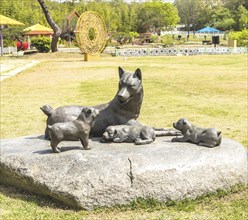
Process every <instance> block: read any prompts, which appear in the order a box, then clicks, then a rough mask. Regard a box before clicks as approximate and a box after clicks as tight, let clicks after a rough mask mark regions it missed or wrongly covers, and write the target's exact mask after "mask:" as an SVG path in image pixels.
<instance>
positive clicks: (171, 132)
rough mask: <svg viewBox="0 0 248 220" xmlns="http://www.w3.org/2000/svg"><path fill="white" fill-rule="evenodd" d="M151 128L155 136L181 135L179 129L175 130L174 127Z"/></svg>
mask: <svg viewBox="0 0 248 220" xmlns="http://www.w3.org/2000/svg"><path fill="white" fill-rule="evenodd" d="M153 129H154V132H155V135H156V136H157V137H162V136H180V135H182V133H181V132H180V131H177V130H175V129H164V128H153Z"/></svg>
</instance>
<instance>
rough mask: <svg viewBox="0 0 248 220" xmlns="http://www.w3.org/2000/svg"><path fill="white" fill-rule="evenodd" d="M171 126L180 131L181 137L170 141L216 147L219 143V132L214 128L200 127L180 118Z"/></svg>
mask: <svg viewBox="0 0 248 220" xmlns="http://www.w3.org/2000/svg"><path fill="white" fill-rule="evenodd" d="M173 127H174V128H175V129H177V130H179V131H181V133H182V135H183V137H176V138H173V139H172V142H191V143H194V144H198V145H200V146H205V147H210V148H212V147H216V146H218V145H220V143H221V139H222V138H221V132H220V131H217V130H216V129H215V128H200V127H197V126H195V125H193V124H191V123H190V122H189V121H188V120H187V119H185V118H182V119H180V120H178V121H177V122H176V123H175V122H174V123H173Z"/></svg>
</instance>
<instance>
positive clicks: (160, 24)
mask: <svg viewBox="0 0 248 220" xmlns="http://www.w3.org/2000/svg"><path fill="white" fill-rule="evenodd" d="M138 19H139V24H138V32H148V31H152V30H154V29H155V30H157V31H158V32H160V31H161V30H162V29H163V28H164V27H168V26H175V25H176V24H177V23H178V21H179V17H178V12H177V9H176V8H175V6H173V5H172V4H171V3H164V2H162V1H160V0H153V1H152V2H145V3H143V5H142V6H141V8H140V10H139V14H138Z"/></svg>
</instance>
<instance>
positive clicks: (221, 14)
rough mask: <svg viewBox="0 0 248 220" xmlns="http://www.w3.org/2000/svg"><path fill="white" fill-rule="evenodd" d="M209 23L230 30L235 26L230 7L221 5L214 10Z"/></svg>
mask: <svg viewBox="0 0 248 220" xmlns="http://www.w3.org/2000/svg"><path fill="white" fill-rule="evenodd" d="M209 24H210V25H211V26H214V27H216V28H218V29H220V30H230V29H232V28H233V25H234V24H235V21H234V19H233V15H232V13H231V11H230V10H229V9H228V8H224V7H219V8H217V9H215V10H214V12H213V14H212V16H211V19H210V23H209Z"/></svg>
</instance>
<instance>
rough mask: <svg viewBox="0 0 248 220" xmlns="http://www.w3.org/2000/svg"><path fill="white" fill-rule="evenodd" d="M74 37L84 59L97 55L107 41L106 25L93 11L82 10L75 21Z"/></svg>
mask: <svg viewBox="0 0 248 220" xmlns="http://www.w3.org/2000/svg"><path fill="white" fill-rule="evenodd" d="M76 39H77V43H78V46H79V48H80V50H81V51H82V52H83V53H84V54H85V60H86V61H87V60H90V59H91V58H92V57H95V58H97V57H99V54H100V52H101V51H102V50H103V48H104V46H105V44H106V41H107V32H106V25H105V23H104V21H103V19H102V17H101V16H100V15H99V14H98V13H97V12H94V11H87V12H84V13H83V14H82V15H81V16H80V17H79V19H78V21H77V26H76Z"/></svg>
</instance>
